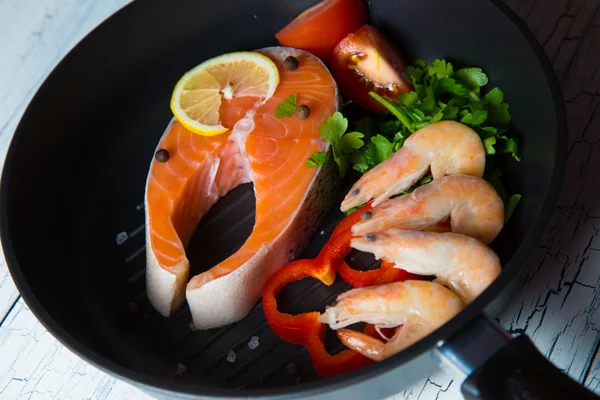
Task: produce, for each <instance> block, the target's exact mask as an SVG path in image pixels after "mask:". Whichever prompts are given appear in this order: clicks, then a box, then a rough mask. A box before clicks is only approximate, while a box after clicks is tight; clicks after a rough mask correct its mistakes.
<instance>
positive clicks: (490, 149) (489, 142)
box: [483, 136, 496, 154]
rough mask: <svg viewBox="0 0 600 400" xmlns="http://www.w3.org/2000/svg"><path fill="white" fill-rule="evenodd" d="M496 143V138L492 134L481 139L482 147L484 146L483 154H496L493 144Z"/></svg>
mask: <svg viewBox="0 0 600 400" xmlns="http://www.w3.org/2000/svg"><path fill="white" fill-rule="evenodd" d="M495 144H496V138H495V137H494V136H492V137H489V138H487V139H485V140H484V141H483V147H484V148H485V154H496V149H495V148H494V145H495Z"/></svg>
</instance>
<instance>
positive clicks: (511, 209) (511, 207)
mask: <svg viewBox="0 0 600 400" xmlns="http://www.w3.org/2000/svg"><path fill="white" fill-rule="evenodd" d="M520 201H521V195H520V194H513V195H512V196H510V197H509V198H508V200H507V201H506V203H505V204H504V223H507V222H508V220H509V219H510V217H512V216H513V214H514V213H515V210H516V209H517V206H518V205H519V202H520Z"/></svg>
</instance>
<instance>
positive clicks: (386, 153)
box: [371, 135, 394, 164]
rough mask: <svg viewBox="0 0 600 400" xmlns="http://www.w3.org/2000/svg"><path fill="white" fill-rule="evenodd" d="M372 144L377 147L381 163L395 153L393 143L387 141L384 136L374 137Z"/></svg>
mask: <svg viewBox="0 0 600 400" xmlns="http://www.w3.org/2000/svg"><path fill="white" fill-rule="evenodd" d="M371 143H373V144H374V145H375V148H376V154H377V160H378V161H379V162H383V161H385V160H387V159H388V158H390V156H391V155H392V154H393V153H394V146H392V143H391V142H390V141H389V140H387V139H386V138H385V137H384V136H381V135H377V136H373V137H372V138H371ZM377 164H379V163H377Z"/></svg>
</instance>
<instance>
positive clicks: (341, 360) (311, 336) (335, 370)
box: [304, 313, 379, 378]
mask: <svg viewBox="0 0 600 400" xmlns="http://www.w3.org/2000/svg"><path fill="white" fill-rule="evenodd" d="M318 314H319V313H317V317H315V318H314V319H313V320H312V321H311V323H310V324H309V325H308V326H307V328H306V334H305V337H304V339H305V342H304V345H305V346H306V348H307V349H308V353H309V354H310V358H311V361H312V365H313V368H314V369H315V371H316V372H317V374H319V376H321V377H323V378H331V377H333V376H336V375H340V374H345V373H346V372H350V371H354V370H355V369H358V368H361V367H364V366H366V365H369V364H371V363H372V362H373V360H371V359H369V358H367V357H365V356H363V355H362V354H360V353H357V352H356V351H354V350H350V349H347V350H342V351H341V352H339V353H338V354H335V355H331V354H329V352H328V351H327V349H326V348H325V330H326V329H327V325H325V324H322V323H320V322H319V320H318ZM365 333H367V332H365ZM373 333H374V334H375V335H377V331H375V329H372V330H370V331H369V333H367V334H370V335H372V336H374V335H373ZM374 337H379V335H377V336H374Z"/></svg>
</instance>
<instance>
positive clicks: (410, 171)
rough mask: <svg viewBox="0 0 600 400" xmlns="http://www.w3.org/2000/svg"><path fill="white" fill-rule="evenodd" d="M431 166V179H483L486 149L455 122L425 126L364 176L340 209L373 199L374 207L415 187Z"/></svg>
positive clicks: (468, 131)
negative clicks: (472, 177) (460, 175)
mask: <svg viewBox="0 0 600 400" xmlns="http://www.w3.org/2000/svg"><path fill="white" fill-rule="evenodd" d="M430 167H431V174H432V175H433V179H438V178H441V177H442V176H444V175H453V174H466V175H474V176H479V177H481V176H483V170H484V169H485V149H484V148H483V144H482V142H481V139H480V138H479V135H477V133H476V132H475V131H474V130H473V129H471V128H469V127H468V126H466V125H464V124H461V123H460V122H456V121H440V122H435V123H433V124H430V125H427V126H425V127H423V128H421V129H419V130H418V131H416V132H415V133H413V134H412V135H410V136H409V137H408V139H406V141H405V142H404V145H403V146H402V147H401V148H400V150H398V151H397V152H396V153H394V155H392V156H391V157H390V158H388V159H387V160H386V161H384V162H382V163H381V164H379V165H377V166H376V167H375V168H373V169H372V170H371V171H369V172H367V173H366V174H364V175H363V176H362V177H361V178H360V179H359V180H358V181H357V182H356V183H355V184H354V186H352V189H350V191H349V192H348V194H347V195H346V197H345V198H344V201H342V205H341V210H342V211H347V210H349V209H351V208H352V207H356V206H358V205H360V204H363V203H366V202H368V201H369V200H371V199H373V198H374V199H375V200H373V207H375V206H377V205H378V204H379V203H381V202H383V201H385V200H387V199H389V198H390V197H392V196H393V195H395V194H398V193H401V192H403V191H405V190H406V189H408V188H410V187H411V186H412V185H414V184H415V183H416V182H417V181H418V180H419V179H421V178H422V177H423V175H425V173H426V172H427V170H428V169H430Z"/></svg>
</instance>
